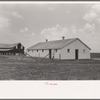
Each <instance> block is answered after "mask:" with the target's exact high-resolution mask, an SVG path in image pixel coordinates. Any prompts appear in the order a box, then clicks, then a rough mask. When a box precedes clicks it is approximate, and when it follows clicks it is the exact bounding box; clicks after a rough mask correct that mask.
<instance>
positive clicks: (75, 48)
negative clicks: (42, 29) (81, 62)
mask: <svg viewBox="0 0 100 100" xmlns="http://www.w3.org/2000/svg"><path fill="white" fill-rule="evenodd" d="M90 50H91V49H90V48H89V47H88V46H87V45H86V44H85V43H83V42H82V41H81V40H80V39H79V38H71V39H65V38H64V37H62V40H56V41H48V40H47V39H46V42H40V43H38V44H36V45H33V46H31V47H29V48H28V49H27V53H28V54H29V55H30V56H33V57H42V58H44V57H45V58H50V59H90Z"/></svg>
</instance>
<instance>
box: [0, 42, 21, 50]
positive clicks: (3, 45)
mask: <svg viewBox="0 0 100 100" xmlns="http://www.w3.org/2000/svg"><path fill="white" fill-rule="evenodd" d="M18 44H19V43H14V44H0V49H10V48H13V47H15V46H17V45H18Z"/></svg>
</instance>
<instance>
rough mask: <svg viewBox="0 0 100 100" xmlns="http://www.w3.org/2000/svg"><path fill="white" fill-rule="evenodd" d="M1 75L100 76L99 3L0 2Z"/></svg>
mask: <svg viewBox="0 0 100 100" xmlns="http://www.w3.org/2000/svg"><path fill="white" fill-rule="evenodd" d="M0 80H100V3H99V2H98V3H53V2H52V3H48V2H47V3H46V2H41V3H36V2H32V3H29V2H27V3H24V2H21V3H20V2H19V3H10V2H8V3H0Z"/></svg>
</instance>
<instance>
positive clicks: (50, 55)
mask: <svg viewBox="0 0 100 100" xmlns="http://www.w3.org/2000/svg"><path fill="white" fill-rule="evenodd" d="M49 58H50V59H51V49H49Z"/></svg>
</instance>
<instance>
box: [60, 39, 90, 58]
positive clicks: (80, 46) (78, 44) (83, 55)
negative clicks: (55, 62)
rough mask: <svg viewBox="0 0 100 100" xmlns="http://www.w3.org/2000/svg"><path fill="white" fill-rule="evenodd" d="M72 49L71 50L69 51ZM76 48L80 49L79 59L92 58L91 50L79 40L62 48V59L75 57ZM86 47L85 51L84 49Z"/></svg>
mask: <svg viewBox="0 0 100 100" xmlns="http://www.w3.org/2000/svg"><path fill="white" fill-rule="evenodd" d="M67 49H70V52H69V53H68V52H67ZM75 49H78V59H90V50H89V49H88V48H87V47H86V46H85V45H84V44H82V43H81V42H80V41H79V40H76V41H75V42H73V43H71V44H69V45H68V46H66V47H64V48H63V49H61V59H75ZM84 49H85V52H83V50H84Z"/></svg>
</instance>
